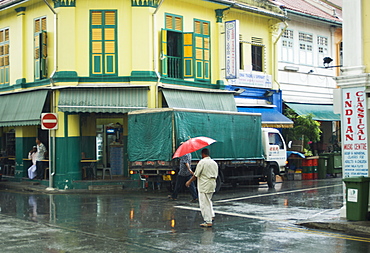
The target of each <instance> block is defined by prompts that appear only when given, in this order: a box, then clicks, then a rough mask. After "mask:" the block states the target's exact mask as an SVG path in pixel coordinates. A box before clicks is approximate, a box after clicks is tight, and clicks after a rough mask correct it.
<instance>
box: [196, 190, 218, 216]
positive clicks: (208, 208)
mask: <svg viewBox="0 0 370 253" xmlns="http://www.w3.org/2000/svg"><path fill="white" fill-rule="evenodd" d="M198 195H199V207H200V212H201V213H202V216H203V219H204V221H205V222H207V223H212V217H215V212H214V211H213V205H212V196H213V192H210V193H204V192H199V194H198Z"/></svg>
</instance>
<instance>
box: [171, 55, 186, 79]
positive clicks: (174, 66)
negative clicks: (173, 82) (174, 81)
mask: <svg viewBox="0 0 370 253" xmlns="http://www.w3.org/2000/svg"><path fill="white" fill-rule="evenodd" d="M167 57H168V61H167V64H168V65H167V66H168V77H170V78H182V73H181V69H182V68H181V57H176V56H167Z"/></svg>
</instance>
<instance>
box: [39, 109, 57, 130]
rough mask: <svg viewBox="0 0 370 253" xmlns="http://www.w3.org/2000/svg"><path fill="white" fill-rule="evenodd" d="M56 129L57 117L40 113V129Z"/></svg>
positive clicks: (52, 114)
mask: <svg viewBox="0 0 370 253" xmlns="http://www.w3.org/2000/svg"><path fill="white" fill-rule="evenodd" d="M57 128H58V117H57V114H56V113H41V129H44V130H53V129H57Z"/></svg>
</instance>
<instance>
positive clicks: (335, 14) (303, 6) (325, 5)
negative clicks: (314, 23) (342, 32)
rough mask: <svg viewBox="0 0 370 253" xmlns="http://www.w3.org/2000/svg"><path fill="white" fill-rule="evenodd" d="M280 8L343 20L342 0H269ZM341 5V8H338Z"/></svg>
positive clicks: (333, 19) (328, 18)
mask: <svg viewBox="0 0 370 253" xmlns="http://www.w3.org/2000/svg"><path fill="white" fill-rule="evenodd" d="M269 1H270V2H271V3H274V4H276V5H278V6H280V8H283V9H287V10H288V11H289V10H292V11H295V12H300V13H302V14H306V15H311V16H314V17H318V18H323V19H327V20H330V21H335V22H342V8H341V6H342V0H322V1H320V0H269ZM338 7H340V8H338Z"/></svg>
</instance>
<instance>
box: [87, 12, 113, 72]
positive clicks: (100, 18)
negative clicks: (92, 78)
mask: <svg viewBox="0 0 370 253" xmlns="http://www.w3.org/2000/svg"><path fill="white" fill-rule="evenodd" d="M90 14H91V15H90V50H91V51H90V52H91V53H90V73H91V75H117V65H118V59H117V34H116V33H117V15H116V14H117V12H116V11H114V10H112V11H95V10H94V11H91V13H90Z"/></svg>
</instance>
